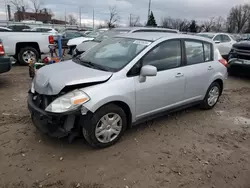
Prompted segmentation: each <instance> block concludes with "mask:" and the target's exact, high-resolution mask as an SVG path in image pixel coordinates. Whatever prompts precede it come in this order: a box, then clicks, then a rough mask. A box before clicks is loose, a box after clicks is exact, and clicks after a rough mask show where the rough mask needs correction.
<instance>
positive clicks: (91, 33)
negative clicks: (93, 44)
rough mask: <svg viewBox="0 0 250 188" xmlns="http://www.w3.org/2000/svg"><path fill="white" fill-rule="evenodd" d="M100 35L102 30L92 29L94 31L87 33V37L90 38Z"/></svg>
mask: <svg viewBox="0 0 250 188" xmlns="http://www.w3.org/2000/svg"><path fill="white" fill-rule="evenodd" d="M98 35H100V32H97V31H92V32H90V33H89V34H87V35H86V37H89V38H96V37H97V36H98Z"/></svg>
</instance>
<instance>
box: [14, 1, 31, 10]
mask: <svg viewBox="0 0 250 188" xmlns="http://www.w3.org/2000/svg"><path fill="white" fill-rule="evenodd" d="M10 3H11V4H12V5H13V6H14V7H15V9H16V10H17V11H21V10H22V7H23V8H24V10H26V9H27V8H28V4H27V3H26V2H25V1H24V0H11V1H10Z"/></svg>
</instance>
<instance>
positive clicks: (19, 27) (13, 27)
mask: <svg viewBox="0 0 250 188" xmlns="http://www.w3.org/2000/svg"><path fill="white" fill-rule="evenodd" d="M7 28H9V29H11V30H12V31H23V30H24V29H31V28H30V26H27V25H10V26H8V27H7Z"/></svg>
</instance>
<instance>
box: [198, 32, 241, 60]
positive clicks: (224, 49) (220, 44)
mask: <svg viewBox="0 0 250 188" xmlns="http://www.w3.org/2000/svg"><path fill="white" fill-rule="evenodd" d="M197 35H198V36H203V37H207V38H210V39H212V40H213V41H214V42H215V44H216V46H217V48H218V49H219V51H220V53H221V55H222V56H223V57H224V58H226V59H227V58H228V55H229V52H230V51H231V49H232V46H233V44H235V43H236V41H235V40H234V39H233V37H232V36H230V35H229V34H227V33H199V34H197Z"/></svg>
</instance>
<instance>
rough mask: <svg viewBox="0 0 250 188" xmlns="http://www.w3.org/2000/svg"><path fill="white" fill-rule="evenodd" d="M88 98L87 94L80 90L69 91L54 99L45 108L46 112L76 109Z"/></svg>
mask: <svg viewBox="0 0 250 188" xmlns="http://www.w3.org/2000/svg"><path fill="white" fill-rule="evenodd" d="M89 100H90V98H89V96H88V95H87V94H86V93H84V92H83V91H80V90H74V91H71V92H69V93H67V94H65V95H63V96H61V97H58V98H57V99H55V100H54V101H53V102H52V103H50V105H49V106H47V108H46V109H45V111H47V112H54V113H63V112H68V111H72V110H75V109H77V108H78V107H79V106H81V105H82V104H84V103H86V102H88V101H89Z"/></svg>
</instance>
